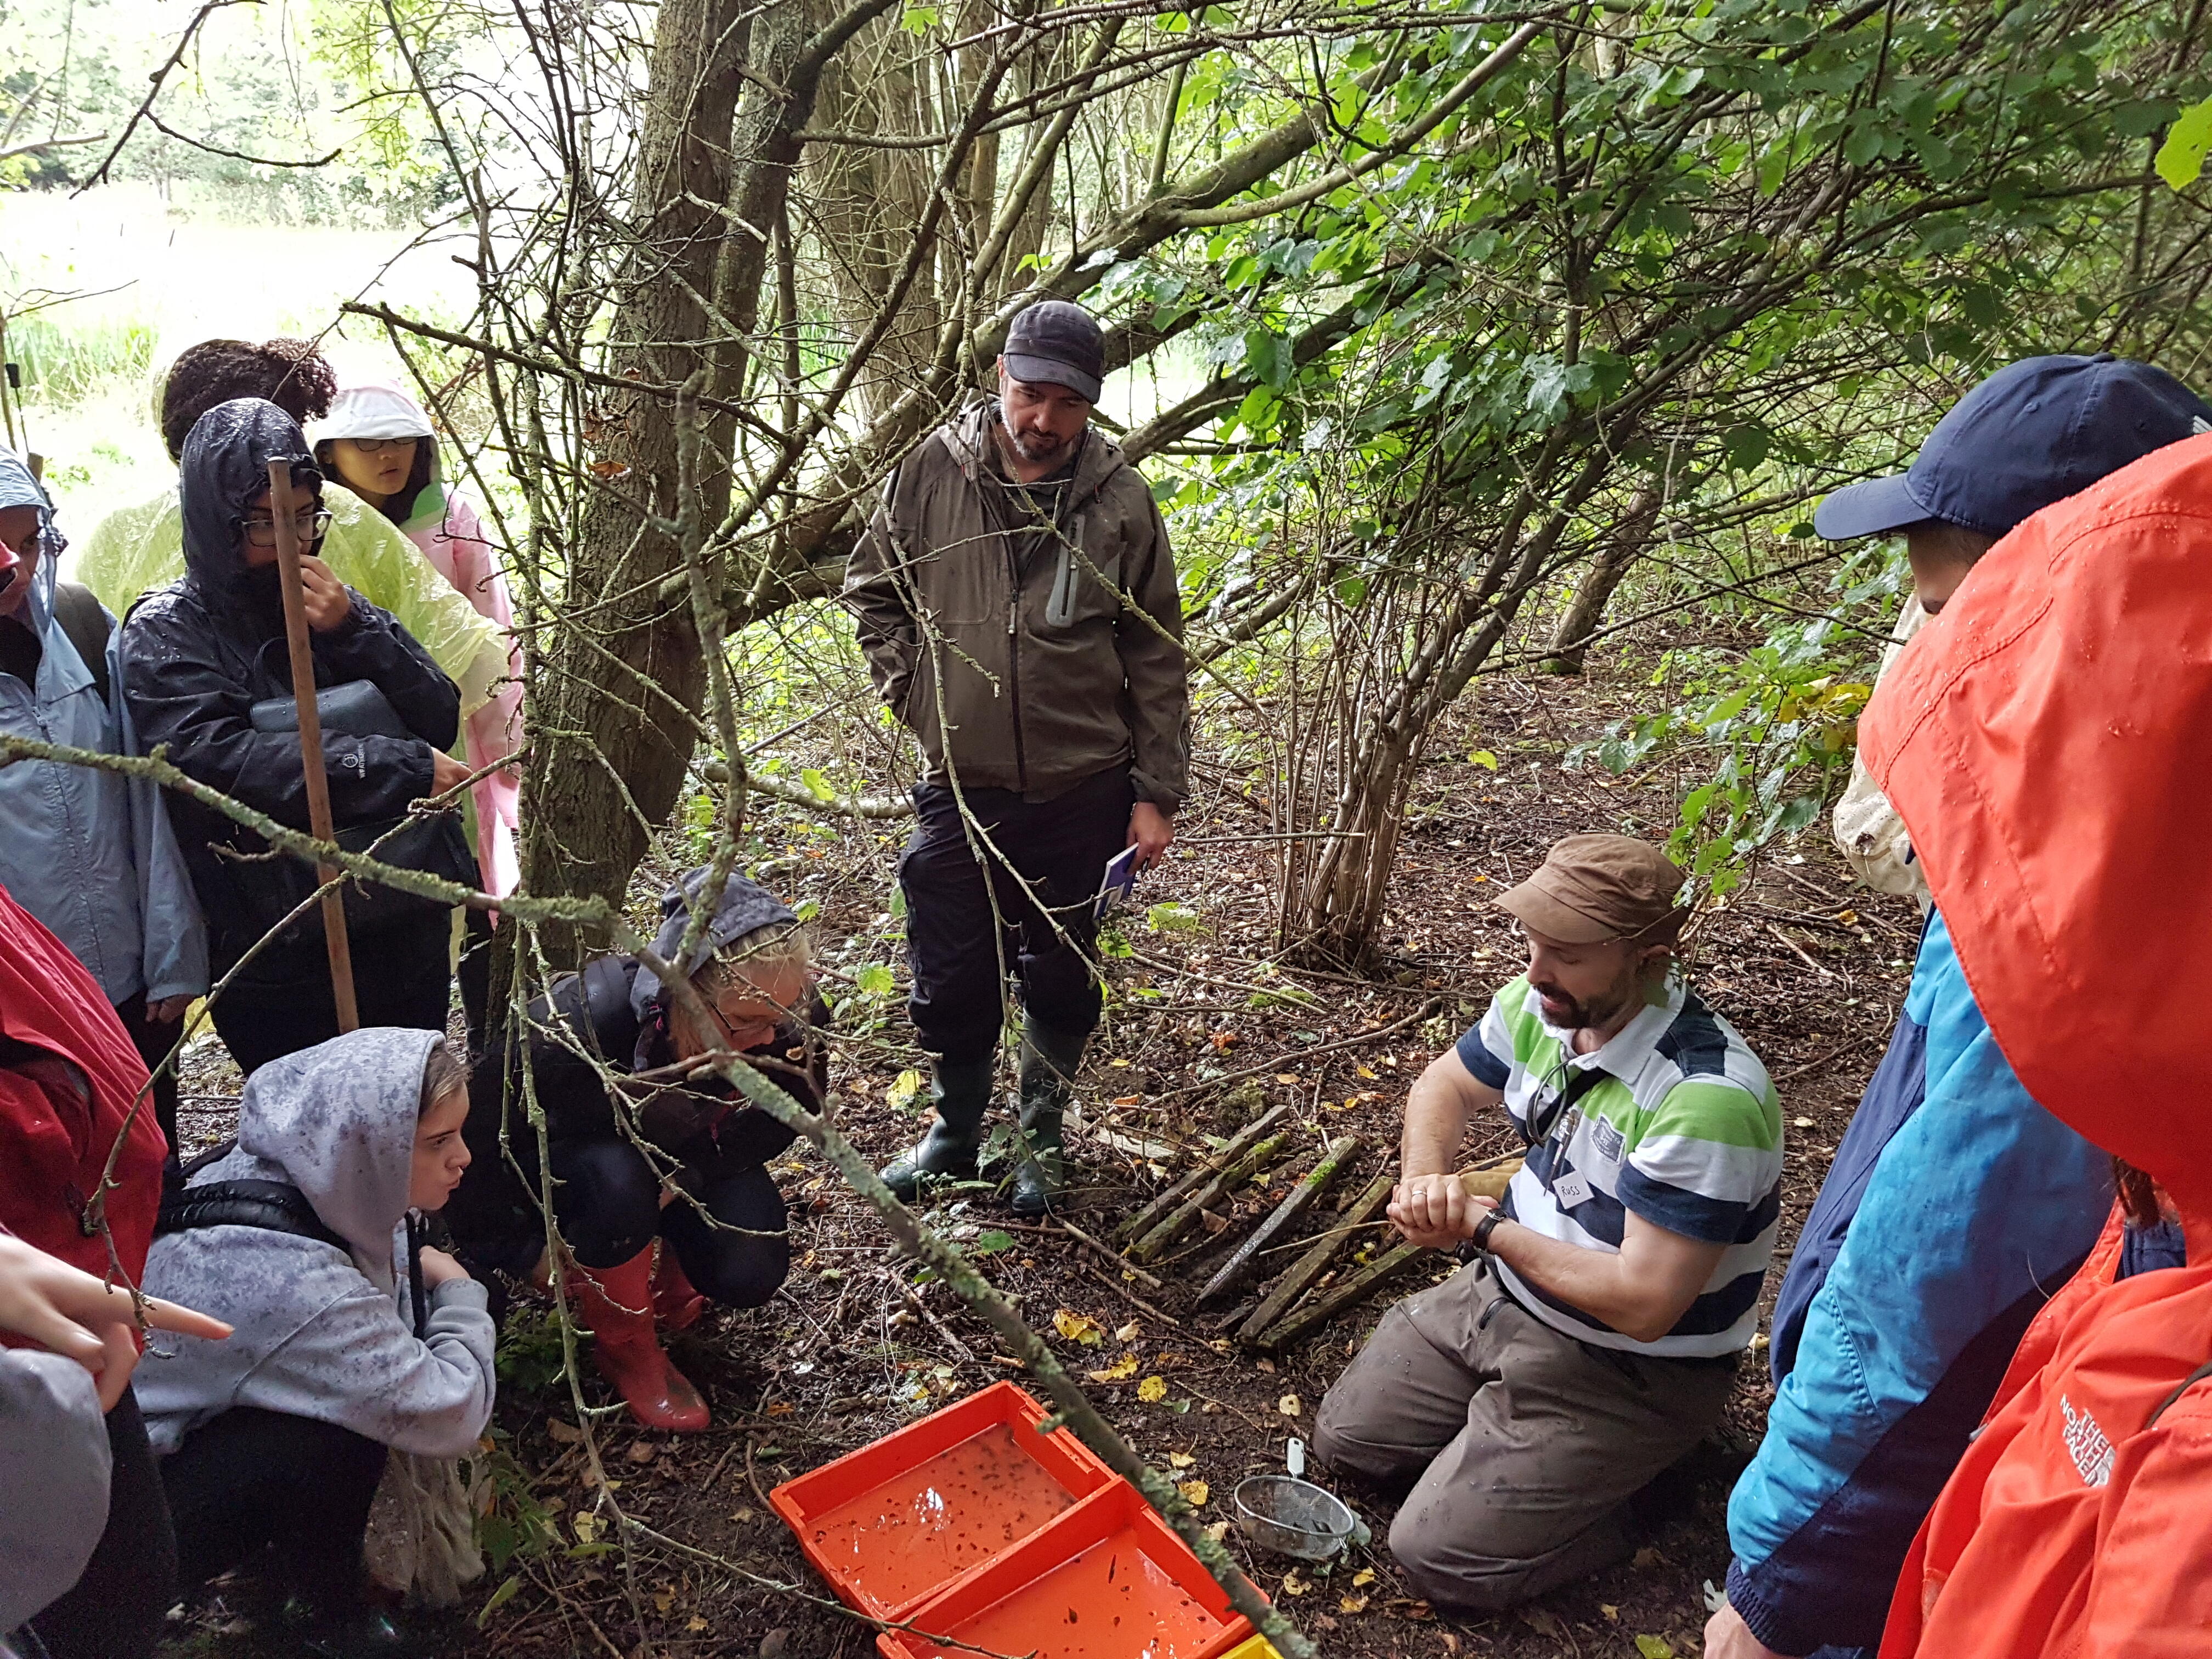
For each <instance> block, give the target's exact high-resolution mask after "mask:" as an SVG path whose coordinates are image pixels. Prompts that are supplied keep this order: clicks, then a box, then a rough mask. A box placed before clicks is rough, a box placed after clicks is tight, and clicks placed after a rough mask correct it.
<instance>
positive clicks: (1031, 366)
mask: <svg viewBox="0 0 2212 1659" xmlns="http://www.w3.org/2000/svg"><path fill="white" fill-rule="evenodd" d="M1005 355H1006V373H1007V374H1011V375H1012V376H1013V377H1014V378H1015V379H1016V380H1026V381H1028V382H1029V383H1030V385H1032V386H1066V388H1067V389H1068V390H1069V391H1070V392H1074V393H1075V394H1076V396H1078V397H1079V398H1082V399H1083V401H1084V402H1085V403H1087V404H1095V403H1097V401H1098V392H1099V383H1100V381H1101V380H1103V378H1104V377H1105V374H1106V337H1105V336H1104V335H1103V334H1102V333H1100V332H1099V330H1098V324H1097V319H1094V318H1093V317H1092V316H1091V313H1089V312H1087V311H1085V309H1084V308H1083V307H1081V306H1077V305H1070V304H1069V303H1068V302H1067V301H1065V300H1040V301H1038V302H1037V303H1036V304H1035V305H1033V306H1031V307H1030V308H1029V309H1028V310H1026V311H1024V313H1022V314H1021V315H1020V316H1018V317H1017V318H1015V319H1014V323H1013V326H1012V328H1009V329H1008V330H1007V331H1006V354H1005Z"/></svg>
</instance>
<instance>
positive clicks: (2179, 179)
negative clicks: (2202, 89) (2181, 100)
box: [2152, 98, 2212, 190]
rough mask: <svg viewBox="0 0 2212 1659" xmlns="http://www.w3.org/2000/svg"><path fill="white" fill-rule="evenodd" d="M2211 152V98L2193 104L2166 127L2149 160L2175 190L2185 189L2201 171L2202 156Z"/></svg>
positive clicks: (2194, 181)
mask: <svg viewBox="0 0 2212 1659" xmlns="http://www.w3.org/2000/svg"><path fill="white" fill-rule="evenodd" d="M2208 154H2212V98H2208V99H2206V100H2204V101H2203V103H2201V104H2192V105H2191V106H2190V107H2189V108H2187V109H2185V110H2184V111H2182V112H2181V114H2180V117H2179V118H2178V119H2177V120H2176V121H2175V122H2174V124H2173V125H2172V126H2171V127H2169V128H2168V129H2167V130H2166V142H2165V143H2162V144H2160V146H2159V147H2158V155H2157V158H2156V160H2155V161H2154V162H2153V163H2152V165H2153V166H2154V167H2157V168H2158V176H2159V177H2160V178H2161V179H2165V180H2166V183H2167V184H2169V185H2172V186H2173V188H2174V189H2176V190H2186V189H2188V188H2189V186H2190V185H2193V184H2195V183H2196V182H2197V179H2198V178H2199V177H2200V176H2201V175H2202V174H2203V171H2204V158H2205V156H2206V155H2208Z"/></svg>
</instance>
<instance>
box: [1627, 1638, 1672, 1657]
mask: <svg viewBox="0 0 2212 1659" xmlns="http://www.w3.org/2000/svg"><path fill="white" fill-rule="evenodd" d="M1636 1650H1637V1652H1638V1653H1639V1654H1641V1655H1643V1656H1644V1659H1674V1644H1673V1643H1672V1642H1669V1641H1668V1639H1667V1638H1665V1637H1663V1636H1639V1637H1638V1638H1636Z"/></svg>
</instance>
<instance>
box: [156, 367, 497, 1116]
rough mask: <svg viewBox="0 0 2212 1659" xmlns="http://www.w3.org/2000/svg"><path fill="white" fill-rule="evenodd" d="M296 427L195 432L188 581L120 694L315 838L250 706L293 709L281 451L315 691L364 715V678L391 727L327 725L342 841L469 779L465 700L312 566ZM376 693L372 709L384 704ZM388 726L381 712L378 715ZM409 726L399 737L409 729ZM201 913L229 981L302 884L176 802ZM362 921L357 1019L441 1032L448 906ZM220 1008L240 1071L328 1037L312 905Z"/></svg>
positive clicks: (256, 415) (282, 759) (291, 759)
mask: <svg viewBox="0 0 2212 1659" xmlns="http://www.w3.org/2000/svg"><path fill="white" fill-rule="evenodd" d="M273 459H291V460H292V462H293V465H292V483H293V488H294V489H295V491H296V492H297V497H296V499H298V500H299V501H301V507H300V509H299V526H300V541H301V548H302V550H303V556H302V557H301V585H302V586H303V587H304V589H305V590H306V599H307V621H308V627H309V635H308V638H309V644H310V647H311V649H312V651H313V658H314V666H315V684H316V685H317V687H318V688H319V689H321V690H327V689H329V688H332V687H339V686H345V687H348V688H349V690H351V691H352V692H353V693H354V694H355V701H356V705H359V703H360V702H361V701H362V696H364V695H365V694H364V693H363V692H362V683H364V682H365V683H367V684H368V685H371V686H374V688H375V690H376V692H377V693H380V694H381V697H382V702H383V705H384V707H383V708H380V709H378V710H377V711H376V712H377V714H378V715H379V716H380V717H381V723H382V724H383V725H384V726H386V727H387V728H389V731H390V732H391V733H392V734H389V735H387V734H386V733H385V732H376V733H374V734H372V735H366V736H363V735H356V734H355V733H353V732H349V731H340V730H335V729H333V728H332V727H331V726H330V725H329V724H327V723H325V726H324V730H323V769H324V771H325V775H327V777H328V779H329V783H330V798H331V816H332V818H333V821H334V822H335V823H336V825H337V829H339V830H341V831H343V830H345V829H351V828H355V827H358V826H362V825H368V824H378V823H384V822H386V821H387V820H393V819H398V818H399V817H402V816H403V815H404V814H405V813H406V811H407V809H408V805H409V804H410V802H412V801H415V800H417V799H421V798H422V797H423V796H426V795H430V794H435V793H443V792H444V791H445V790H447V789H448V788H450V787H453V785H454V784H456V783H459V781H462V780H463V779H464V778H465V776H466V775H467V772H466V769H465V767H463V766H462V765H461V764H460V763H459V762H457V761H454V760H453V759H451V758H450V757H448V756H447V754H446V752H445V751H446V750H447V749H449V748H451V747H452V746H453V738H454V736H455V733H456V732H457V731H458V729H459V721H460V694H459V691H458V690H456V689H455V687H454V685H453V682H452V681H451V680H449V679H447V678H446V676H445V675H444V673H442V672H441V671H440V670H439V668H438V666H437V665H436V664H435V663H434V662H433V661H431V659H430V657H429V655H428V653H426V652H425V651H424V650H423V649H422V647H421V646H419V645H417V644H416V642H415V641H414V640H413V639H412V638H410V636H409V635H408V633H407V631H406V629H404V628H402V627H400V625H399V624H398V623H397V622H395V621H393V620H392V616H391V613H390V612H388V611H380V610H379V609H378V608H377V607H376V606H374V605H371V604H369V603H368V600H366V599H362V597H361V595H360V594H358V593H356V592H353V591H352V590H351V589H349V588H348V587H346V586H343V585H342V584H340V583H339V582H338V581H337V578H336V577H334V576H332V575H331V573H330V570H329V568H327V567H326V566H325V565H324V563H323V562H322V561H321V560H320V559H318V558H315V557H314V556H313V552H314V550H316V549H317V548H318V547H319V545H320V543H321V538H322V532H323V530H324V528H325V526H327V525H328V523H329V515H328V514H327V513H324V512H323V511H322V495H321V488H322V475H321V474H320V473H319V472H318V471H316V470H315V467H314V465H313V463H312V462H310V461H309V460H308V459H307V440H306V438H305V437H304V436H303V435H302V434H301V430H300V427H299V423H298V422H295V420H294V419H293V418H292V417H291V416H289V415H288V414H286V413H285V412H284V411H283V410H281V409H279V408H277V407H276V404H271V403H267V402H264V401H263V400H262V399H260V398H235V399H234V400H233V401H231V402H229V403H226V404H217V405H216V407H215V408H213V409H211V410H209V411H208V412H207V413H206V414H204V415H203V416H200V418H199V420H198V421H197V422H196V423H195V424H194V425H193V427H192V429H191V435H190V436H189V437H188V438H186V439H185V453H184V459H183V461H182V464H181V465H182V473H181V477H180V479H179V495H180V500H181V505H182V508H183V516H184V532H185V577H184V580H181V581H179V582H174V583H172V584H171V585H170V586H167V587H162V588H157V589H155V591H154V592H150V593H149V594H147V595H146V597H145V598H144V599H141V600H140V601H139V602H138V604H137V605H135V606H133V607H132V609H131V614H130V616H129V617H127V618H126V619H125V622H124V623H123V629H122V635H121V652H120V659H121V669H122V690H123V695H124V698H125V703H126V705H127V707H128V709H129V712H130V715H131V723H132V725H133V726H134V727H135V728H136V738H137V749H138V750H139V752H141V753H148V752H150V751H151V750H154V749H155V747H156V746H160V745H166V746H167V750H168V758H169V761H170V763H172V764H173V765H174V766H176V767H177V768H178V769H179V770H181V771H183V772H185V773H186V774H188V775H190V776H191V777H193V778H194V779H196V780H197V781H199V782H201V783H204V784H206V785H208V786H209V787H210V788H214V789H218V790H221V791H222V793H225V794H227V795H229V796H232V797H234V799H238V800H240V801H242V802H244V803H245V804H246V805H248V806H251V807H253V808H255V809H257V810H258V811H262V812H264V813H266V814H267V815H268V816H269V817H272V818H274V819H276V822H278V823H283V824H285V825H288V826H289V827H291V828H293V829H302V830H304V829H307V828H308V827H309V825H308V820H307V779H306V773H305V770H304V769H303V768H302V766H301V757H300V737H299V732H298V731H297V729H296V727H295V729H292V730H270V729H263V726H266V725H267V724H268V722H267V720H265V719H264V721H263V723H262V726H257V724H256V721H255V719H254V706H255V705H256V704H258V703H267V702H270V700H272V699H283V698H288V697H289V696H290V694H291V690H292V681H291V669H290V659H289V656H288V654H287V652H286V647H285V643H284V610H283V595H282V592H281V591H280V589H279V587H278V585H277V584H278V573H277V568H276V525H275V521H274V520H273V519H272V518H271V517H270V504H269V463H270V461H271V460H273ZM374 701H375V700H374V697H369V698H368V702H369V703H370V704H372V705H373V704H374ZM367 723H368V724H369V725H371V726H374V725H376V724H378V720H374V719H372V720H369V721H368V722H367ZM402 732H404V735H401V734H400V733H402ZM165 799H167V803H168V807H169V814H170V819H171V822H172V823H173V827H174V829H175V830H176V835H177V841H178V844H179V847H180V848H182V850H183V853H184V856H185V865H186V866H187V868H189V869H190V871H191V877H192V885H193V889H194V890H195V892H196V893H197V896H198V898H199V902H200V908H202V910H204V912H205V913H206V915H207V921H208V931H209V939H208V945H209V955H210V968H211V970H212V972H213V973H214V975H216V978H217V979H218V980H219V979H220V978H221V976H222V975H225V974H227V973H228V972H229V971H230V970H231V969H233V968H234V967H235V966H237V964H238V963H239V962H240V958H241V957H245V956H246V953H247V952H248V951H250V950H252V947H253V945H255V944H256V943H257V942H258V940H259V939H261V937H262V934H263V932H264V922H263V921H261V920H257V918H265V917H266V916H267V915H269V913H270V910H271V909H272V908H273V907H274V906H275V904H276V902H279V901H281V900H283V899H284V898H287V897H289V896H292V895H294V894H295V893H297V892H299V891H301V890H302V889H301V879H300V872H299V871H298V870H296V869H288V868H286V867H285V865H284V863H283V862H280V861H279V860H289V855H288V854H279V855H278V859H277V860H271V859H269V858H267V857H259V858H257V857H255V856H253V855H254V854H264V853H265V851H266V849H267V845H268V844H267V842H264V840H263V839H262V838H261V837H260V836H258V835H256V834H254V833H253V832H252V831H251V830H249V829H245V828H244V827H243V826H241V825H239V824H237V823H234V822H233V821H232V820H231V819H229V818H227V817H223V816H222V814H220V813H218V812H216V811H211V810H210V809H209V808H207V807H204V806H202V805H199V804H198V803H197V802H195V801H191V800H189V799H185V797H183V796H181V795H178V794H176V793H169V794H168V795H167V796H166V797H165ZM375 903H376V905H377V907H378V908H377V909H376V911H375V913H374V914H373V915H367V916H366V917H365V923H366V925H362V924H361V923H356V922H354V920H353V906H352V902H349V917H348V919H349V928H348V932H349V936H350V939H351V943H352V948H353V958H354V963H355V971H354V988H355V994H356V999H357V1000H358V1002H359V1006H360V1012H361V1023H362V1024H363V1025H401V1026H416V1027H422V1028H427V1029H429V1030H444V1029H445V1027H446V1019H447V1005H448V1001H449V999H450V994H451V988H452V970H451V966H450V957H449V944H448V940H449V938H450V933H451V926H452V922H451V913H450V911H448V910H447V908H444V907H441V906H435V905H432V904H429V903H427V902H422V901H411V902H410V901H406V900H401V901H398V902H393V901H392V897H391V890H388V889H386V890H379V891H378V892H377V894H376V895H375ZM211 1012H212V1013H213V1015H214V1018H215V1024H216V1030H217V1031H219V1032H220V1033H221V1034H222V1040H223V1042H224V1043H225V1044H226V1045H227V1046H228V1048H229V1049H230V1052H231V1054H232V1055H233V1056H234V1058H235V1059H236V1060H237V1061H238V1064H239V1066H240V1069H241V1070H243V1071H245V1072H247V1073H252V1071H253V1070H254V1069H255V1068H256V1067H258V1066H260V1065H261V1064H262V1063H263V1062H264V1061H266V1060H273V1059H275V1058H276V1057H277V1056H278V1055H280V1054H291V1053H294V1052H295V1051H297V1050H299V1049H301V1048H309V1047H312V1046H313V1045H314V1044H315V1043H318V1042H325V1041H327V1040H328V1039H330V1038H331V1037H333V1036H337V1009H336V1006H335V1003H334V1001H333V999H332V995H331V978H330V968H329V963H328V961H327V958H326V956H325V946H324V944H323V939H322V933H321V927H320V922H319V919H318V918H317V917H315V916H314V915H313V914H312V913H311V914H310V915H309V916H308V917H307V918H306V919H304V920H303V921H300V922H296V923H295V924H293V925H292V926H291V927H288V928H286V929H285V930H284V931H283V933H280V934H279V935H278V936H277V937H276V939H274V940H272V941H271V942H270V945H268V947H267V948H265V949H264V950H263V951H261V952H260V953H259V954H258V956H255V957H253V958H252V961H251V962H249V963H247V964H246V969H245V970H244V971H243V972H242V973H241V974H240V976H239V978H238V979H237V981H235V982H234V983H233V984H232V985H231V987H229V989H228V990H227V991H226V992H224V994H222V996H220V997H218V998H216V1000H215V1003H214V1005H213V1006H212V1009H211Z"/></svg>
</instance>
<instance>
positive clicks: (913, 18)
mask: <svg viewBox="0 0 2212 1659" xmlns="http://www.w3.org/2000/svg"><path fill="white" fill-rule="evenodd" d="M899 27H901V28H902V29H904V30H905V31H906V32H907V33H908V34H927V33H929V32H930V30H932V29H933V28H935V27H937V8H936V7H934V6H919V5H915V6H908V8H907V9H905V10H904V11H902V12H901V13H900V14H899Z"/></svg>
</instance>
